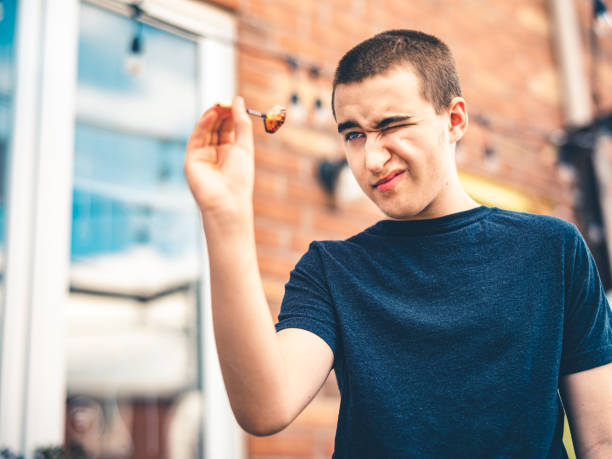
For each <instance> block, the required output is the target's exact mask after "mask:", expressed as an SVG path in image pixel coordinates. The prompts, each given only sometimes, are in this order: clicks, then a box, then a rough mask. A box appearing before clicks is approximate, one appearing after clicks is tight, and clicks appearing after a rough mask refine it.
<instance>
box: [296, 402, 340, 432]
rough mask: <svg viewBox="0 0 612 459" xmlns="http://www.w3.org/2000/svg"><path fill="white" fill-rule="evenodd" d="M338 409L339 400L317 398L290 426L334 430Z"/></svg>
mask: <svg viewBox="0 0 612 459" xmlns="http://www.w3.org/2000/svg"><path fill="white" fill-rule="evenodd" d="M339 409H340V399H339V398H336V397H334V398H332V397H321V396H317V397H315V399H314V400H313V401H312V402H310V403H309V404H308V406H306V408H304V411H302V412H301V413H300V415H299V416H298V417H297V418H296V419H295V420H294V421H293V423H292V425H294V426H306V427H328V428H335V427H336V424H337V421H338V411H339Z"/></svg>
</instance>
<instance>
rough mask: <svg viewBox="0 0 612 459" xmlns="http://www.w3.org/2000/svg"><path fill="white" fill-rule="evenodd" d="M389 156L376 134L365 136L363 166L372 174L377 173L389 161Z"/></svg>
mask: <svg viewBox="0 0 612 459" xmlns="http://www.w3.org/2000/svg"><path fill="white" fill-rule="evenodd" d="M390 157H391V154H390V153H389V151H388V150H387V149H386V148H385V146H384V144H383V141H382V139H380V138H379V136H378V135H377V133H374V132H369V133H367V134H366V141H365V165H366V168H367V169H368V170H370V171H372V172H375V173H378V172H380V171H381V170H382V169H383V168H384V165H385V163H386V162H387V161H388V160H389V158H390Z"/></svg>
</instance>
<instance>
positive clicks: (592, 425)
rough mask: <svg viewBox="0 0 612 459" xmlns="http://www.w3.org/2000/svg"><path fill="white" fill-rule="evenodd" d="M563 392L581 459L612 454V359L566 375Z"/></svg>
mask: <svg viewBox="0 0 612 459" xmlns="http://www.w3.org/2000/svg"><path fill="white" fill-rule="evenodd" d="M559 392H560V393H561V398H562V399H563V405H564V407H565V410H566V411H567V418H568V422H569V425H570V429H571V432H572V442H573V443H574V449H575V450H576V456H577V457H578V458H579V459H607V458H611V457H612V363H611V364H608V365H604V366H601V367H597V368H592V369H590V370H586V371H581V372H579V373H573V374H570V375H567V376H564V377H562V379H561V381H560V384H559Z"/></svg>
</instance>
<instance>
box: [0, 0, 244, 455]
mask: <svg viewBox="0 0 612 459" xmlns="http://www.w3.org/2000/svg"><path fill="white" fill-rule="evenodd" d="M85 1H86V2H88V3H96V4H99V5H100V6H103V7H106V8H108V9H111V10H112V9H114V10H118V9H119V10H121V9H123V10H124V11H125V9H126V8H128V6H127V5H128V4H129V3H130V1H129V0H85ZM139 6H140V7H141V8H142V10H143V11H144V12H145V14H146V16H147V17H150V18H152V19H154V20H155V21H159V24H157V23H156V24H155V25H156V26H161V27H163V24H168V25H169V27H170V28H171V29H172V28H178V29H181V30H183V31H185V32H187V33H188V34H191V35H192V36H193V37H197V42H198V69H199V75H198V88H199V102H200V106H201V107H202V109H203V108H205V107H207V106H209V105H211V104H212V103H214V102H215V101H218V100H228V99H231V98H232V97H233V96H234V94H235V74H236V72H235V50H234V46H233V43H234V41H235V35H236V24H235V19H234V17H233V16H232V15H231V14H230V13H228V12H226V11H224V10H222V9H220V8H216V7H213V6H210V5H206V4H204V3H201V2H196V1H193V0H144V1H142V2H141V3H140V5H139ZM78 14H79V1H78V0H46V1H45V0H19V1H18V17H17V37H16V47H15V56H16V66H17V78H16V81H17V82H18V83H17V87H16V89H15V104H14V106H15V107H16V109H15V120H14V128H13V129H14V130H13V141H12V147H11V148H10V150H9V158H8V163H9V170H8V178H9V181H8V187H7V188H8V190H7V219H6V225H7V231H6V264H5V268H6V269H5V277H4V289H5V295H4V304H3V305H2V307H3V308H4V314H3V323H2V324H0V326H1V328H0V337H1V340H0V353H1V358H0V364H1V367H0V445H2V446H5V447H8V448H10V449H12V450H13V451H15V452H18V453H21V454H25V456H26V457H31V456H32V455H33V451H34V448H35V447H38V446H44V445H60V444H63V440H64V422H65V419H64V413H65V399H66V368H65V365H66V362H65V360H66V359H65V356H66V350H65V347H64V346H65V329H66V324H65V319H66V318H65V305H66V304H67V300H68V292H69V289H68V287H69V268H70V231H71V228H70V223H71V212H72V206H71V204H72V181H73V159H74V124H75V95H76V72H77V47H78V19H79V18H78ZM208 69H211V71H206V70H208ZM16 152H18V154H17V153H16ZM201 286H202V291H201V295H200V300H201V304H200V308H201V312H202V314H200V317H201V323H200V327H201V335H202V340H201V342H200V343H199V345H200V346H201V352H200V356H201V362H200V367H201V368H202V369H203V386H204V393H203V397H204V403H203V406H204V411H203V425H204V429H203V437H204V438H203V443H202V444H203V445H204V451H203V455H204V457H212V458H216V457H223V458H230V459H232V458H235V459H239V458H240V459H241V458H243V457H245V456H246V454H245V449H246V448H245V440H246V439H245V436H244V435H243V432H242V430H241V429H240V427H239V426H238V424H237V423H236V421H235V418H234V416H233V414H232V411H231V408H230V405H229V401H228V399H227V394H226V391H225V388H224V385H223V379H222V377H221V370H220V367H219V361H218V358H217V352H216V346H215V342H214V334H213V329H212V313H211V301H210V276H209V265H208V254H207V252H206V244H205V243H204V242H203V243H202V276H201Z"/></svg>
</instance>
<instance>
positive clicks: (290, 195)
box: [287, 178, 333, 206]
mask: <svg viewBox="0 0 612 459" xmlns="http://www.w3.org/2000/svg"><path fill="white" fill-rule="evenodd" d="M314 180H315V179H314V178H313V179H311V180H309V181H300V180H289V181H288V182H287V199H288V200H290V201H293V202H295V203H296V204H297V205H300V204H305V203H309V204H316V205H319V206H329V205H331V203H332V202H333V198H332V197H331V196H329V195H328V194H327V193H326V192H325V191H324V190H323V188H322V187H321V185H319V184H318V183H317V182H315V181H314Z"/></svg>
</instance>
